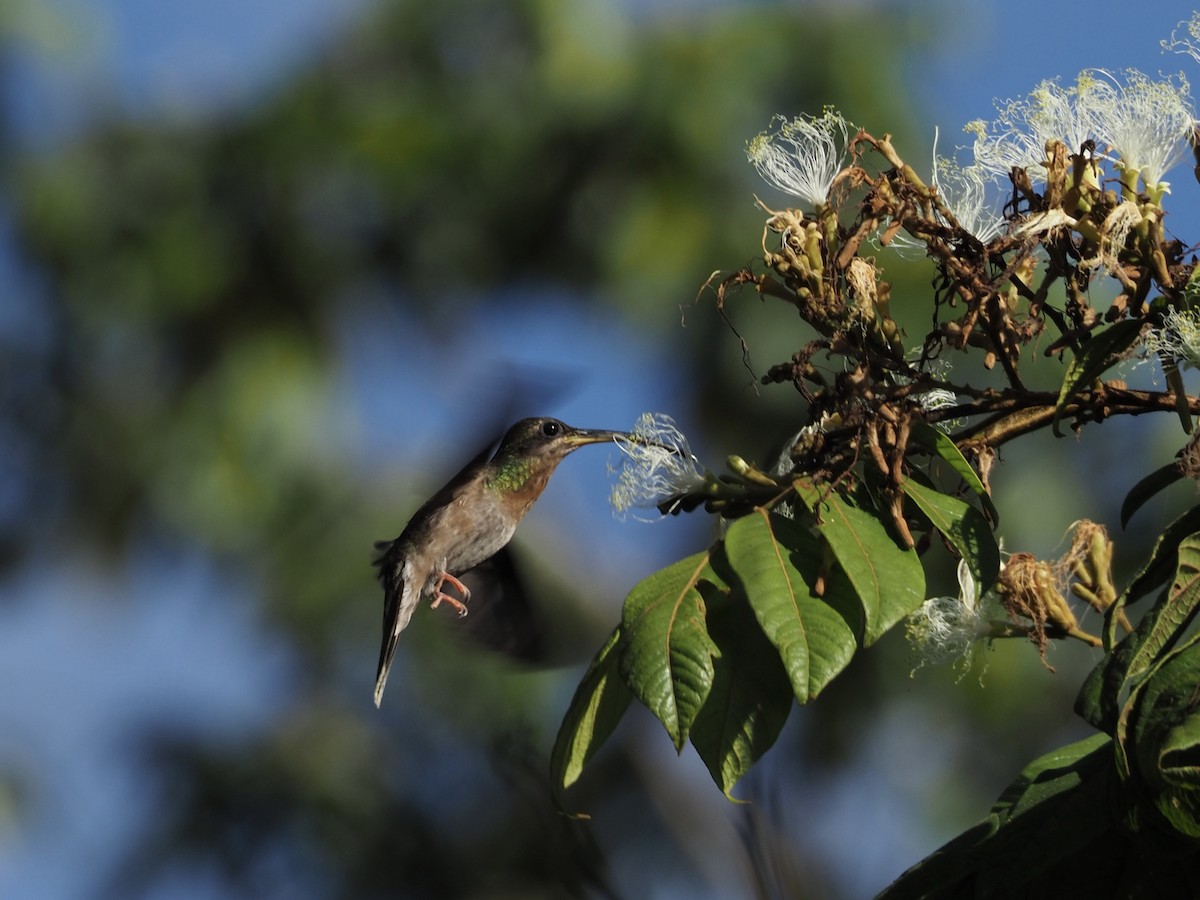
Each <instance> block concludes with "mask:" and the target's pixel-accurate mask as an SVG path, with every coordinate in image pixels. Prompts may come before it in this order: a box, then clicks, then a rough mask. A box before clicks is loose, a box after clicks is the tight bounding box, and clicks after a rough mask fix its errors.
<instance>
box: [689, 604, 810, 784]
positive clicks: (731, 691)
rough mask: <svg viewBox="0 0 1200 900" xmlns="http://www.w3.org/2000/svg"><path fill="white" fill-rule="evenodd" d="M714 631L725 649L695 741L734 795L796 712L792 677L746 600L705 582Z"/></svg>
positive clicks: (694, 725)
mask: <svg viewBox="0 0 1200 900" xmlns="http://www.w3.org/2000/svg"><path fill="white" fill-rule="evenodd" d="M701 590H702V592H703V593H704V595H705V602H706V604H707V606H708V633H709V635H710V636H711V637H712V639H713V641H714V642H715V643H716V645H717V647H718V648H719V649H720V651H721V652H720V655H719V656H717V657H716V658H715V659H714V660H713V683H712V690H710V691H709V694H708V699H707V700H706V701H705V703H704V706H703V707H701V709H700V712H699V714H698V715H697V716H696V721H695V722H693V723H692V730H691V741H692V746H693V747H695V748H696V752H697V753H699V754H700V758H701V759H702V760H704V764H705V765H706V766H708V771H709V773H710V774H711V775H712V778H713V781H715V782H716V783H717V786H718V787H719V788H720V789H721V790H722V791H723V792H724V794H725V796H726V797H729V798H730V799H731V800H732V799H733V797H732V795H731V793H730V792H731V791H732V790H733V786H734V785H735V784H737V782H738V780H739V779H740V778H741V777H742V776H743V775H745V774H746V772H748V771H749V770H750V767H751V766H753V765H754V763H755V762H757V761H758V759H759V758H760V757H761V756H762V755H763V754H764V753H766V752H767V751H768V750H769V749H771V747H772V745H773V744H774V743H775V740H776V738H778V737H779V732H780V731H782V730H783V726H784V723H785V722H787V717H788V713H790V712H791V709H792V689H791V685H790V684H789V683H788V676H787V673H786V672H785V671H784V670H783V665H782V663H781V662H780V660H779V655H778V654H777V653H776V652H775V651H774V648H772V646H771V644H770V642H768V641H767V638H766V635H764V634H763V632H762V629H761V628H759V626H758V622H756V621H755V619H754V614H753V613H752V612H751V611H750V607H749V605H748V604H747V603H746V598H745V597H744V596H742V595H741V593H740V592H735V593H734V594H733V596H730V595H729V594H727V593H723V592H721V591H718V590H717V589H716V588H714V587H712V586H711V585H707V584H702V587H701Z"/></svg>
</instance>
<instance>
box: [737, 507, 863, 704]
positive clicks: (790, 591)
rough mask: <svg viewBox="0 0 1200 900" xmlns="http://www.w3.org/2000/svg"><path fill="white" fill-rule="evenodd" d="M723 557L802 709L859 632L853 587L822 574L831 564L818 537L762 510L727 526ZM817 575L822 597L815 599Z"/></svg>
mask: <svg viewBox="0 0 1200 900" xmlns="http://www.w3.org/2000/svg"><path fill="white" fill-rule="evenodd" d="M725 553H726V556H727V557H728V559H729V563H730V565H731V566H732V567H733V570H734V572H735V573H736V575H737V577H738V579H739V580H740V581H741V583H742V586H743V589H744V591H745V594H746V596H747V598H748V600H749V604H750V608H751V609H752V610H753V611H754V615H755V617H756V618H757V620H758V623H759V625H760V626H761V627H762V631H763V632H764V633H765V634H766V636H767V639H768V640H769V641H770V642H771V644H772V645H773V646H774V647H775V651H776V654H777V655H778V657H779V658H780V659H782V661H783V666H784V668H785V670H786V671H787V676H788V678H789V680H790V681H791V684H792V691H793V692H794V693H795V696H796V699H797V700H798V701H799V702H800V703H807V702H808V701H809V700H811V699H812V698H813V697H815V696H816V695H817V694H818V693H819V692H820V691H821V689H822V688H823V687H825V685H827V684H828V683H829V682H830V681H831V680H833V678H834V676H835V675H837V674H838V672H840V671H841V670H842V669H844V668H845V667H846V665H847V664H848V663H849V662H850V659H851V657H853V656H854V651H855V648H856V645H857V643H858V641H859V640H860V636H861V635H862V634H863V629H864V624H865V620H864V616H863V610H862V602H861V600H859V598H858V595H857V593H856V591H855V590H854V587H853V586H852V585H851V584H850V582H849V580H848V579H847V578H846V576H845V575H844V574H843V573H842V572H840V571H829V572H824V573H823V572H822V570H823V569H825V568H829V563H830V562H832V561H831V560H826V558H825V546H824V542H823V541H822V540H821V539H820V537H818V536H817V535H815V534H813V533H812V531H811V530H810V529H809V528H806V527H805V526H803V525H800V524H798V523H796V522H795V521H793V520H791V519H786V518H784V517H782V516H777V515H771V514H769V513H767V512H765V511H764V510H756V511H755V512H754V513H751V514H750V515H748V516H745V517H743V518H741V519H738V520H737V521H736V522H734V523H733V524H732V525H731V526H729V531H728V533H727V534H726V535H725ZM822 575H824V584H825V591H824V596H818V595H817V594H816V591H815V586H816V584H817V580H818V579H819V578H821V577H822Z"/></svg>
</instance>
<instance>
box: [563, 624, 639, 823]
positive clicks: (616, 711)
mask: <svg viewBox="0 0 1200 900" xmlns="http://www.w3.org/2000/svg"><path fill="white" fill-rule="evenodd" d="M620 651H621V629H620V627H617V628H615V629H613V633H612V634H610V635H609V636H608V640H607V641H605V642H604V646H603V647H601V648H600V651H599V652H598V653H597V654H596V657H595V659H593V660H592V664H591V665H590V666H588V669H587V671H586V672H585V673H584V675H583V679H582V680H581V681H580V682H579V686H578V687H577V688H576V689H575V696H574V697H572V698H571V705H570V706H568V707H567V713H566V715H565V716H564V717H563V721H562V725H560V726H559V729H558V737H557V739H556V740H555V741H554V750H553V751H552V752H551V754H550V783H551V785H552V786H553V788H554V792H555V799H556V801H557V800H558V798H559V797H560V795H561V791H562V790H564V789H566V788H568V787H570V786H571V785H572V784H574V783H575V781H576V780H577V779H578V778H579V774H580V773H581V772H582V771H583V767H584V765H585V764H586V763H587V761H588V760H589V759H591V758H592V756H594V755H595V753H596V751H597V750H599V749H600V745H601V744H603V743H604V742H605V741H606V740H607V739H608V736H609V735H610V734H612V732H613V729H615V728H616V727H617V723H618V722H620V721H621V717H622V716H624V715H625V710H627V709H628V708H629V701H630V700H632V699H633V695H632V694H631V693H630V692H629V688H627V687H626V686H625V682H623V681H622V680H621V677H620V672H619V671H618V665H619V661H620ZM559 805H560V807H561V804H559Z"/></svg>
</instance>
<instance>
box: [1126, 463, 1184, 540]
mask: <svg viewBox="0 0 1200 900" xmlns="http://www.w3.org/2000/svg"><path fill="white" fill-rule="evenodd" d="M1181 478H1183V472H1182V471H1181V470H1180V468H1179V464H1178V463H1174V462H1171V463H1167V464H1166V465H1165V466H1163V467H1162V468H1159V469H1155V470H1154V471H1153V472H1151V473H1150V474H1149V475H1147V476H1146V477H1145V478H1143V479H1142V480H1141V481H1139V482H1138V483H1137V484H1135V485H1134V486H1133V487H1132V488H1130V489H1129V493H1128V494H1126V495H1125V501H1124V502H1123V503H1122V504H1121V527H1122V528H1125V527H1127V526H1128V525H1129V520H1130V519H1132V518H1133V514H1134V513H1135V512H1137V511H1138V510H1139V509H1141V508H1142V506H1143V505H1144V504H1145V503H1146V501H1147V500H1149V499H1150V498H1151V497H1153V496H1154V495H1155V494H1157V493H1158V492H1159V491H1161V490H1163V489H1165V488H1168V487H1170V486H1171V485H1173V484H1174V483H1175V482H1177V481H1179V479H1181Z"/></svg>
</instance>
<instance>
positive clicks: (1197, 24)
mask: <svg viewBox="0 0 1200 900" xmlns="http://www.w3.org/2000/svg"><path fill="white" fill-rule="evenodd" d="M1181 26H1186V28H1187V37H1180V38H1177V37H1175V34H1176V32H1178V31H1179V29H1180V27H1181ZM1159 43H1160V44H1161V45H1162V49H1163V52H1164V53H1166V52H1167V51H1168V50H1170V51H1171V52H1173V53H1186V54H1187V55H1188V56H1190V57H1191V58H1192V59H1194V60H1195V61H1196V62H1200V12H1194V13H1192V17H1191V18H1190V19H1185V20H1183V21H1182V22H1180V23H1179V24H1178V25H1176V26H1175V28H1174V29H1172V31H1171V37H1170V38H1169V39H1168V40H1165V41H1159Z"/></svg>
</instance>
